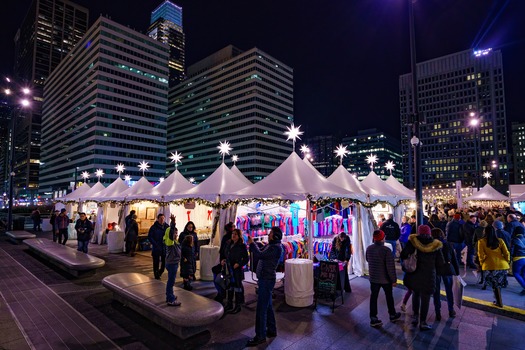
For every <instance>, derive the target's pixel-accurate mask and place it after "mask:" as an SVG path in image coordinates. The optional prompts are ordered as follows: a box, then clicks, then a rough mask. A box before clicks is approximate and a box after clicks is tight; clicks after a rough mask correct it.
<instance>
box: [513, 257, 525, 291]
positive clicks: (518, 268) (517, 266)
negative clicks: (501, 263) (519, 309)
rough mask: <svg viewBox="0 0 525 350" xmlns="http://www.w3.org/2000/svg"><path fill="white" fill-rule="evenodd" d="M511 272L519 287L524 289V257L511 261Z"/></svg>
mask: <svg viewBox="0 0 525 350" xmlns="http://www.w3.org/2000/svg"><path fill="white" fill-rule="evenodd" d="M512 273H513V274H514V278H516V281H518V283H519V284H520V286H521V288H523V289H525V258H524V259H520V260H516V261H514V262H513V263H512Z"/></svg>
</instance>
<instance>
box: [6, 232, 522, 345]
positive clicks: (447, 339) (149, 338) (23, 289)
mask: <svg viewBox="0 0 525 350" xmlns="http://www.w3.org/2000/svg"><path fill="white" fill-rule="evenodd" d="M49 236H50V235H49V233H39V237H49ZM75 244H76V241H69V242H68V245H69V246H72V247H74V246H75ZM90 254H92V255H95V256H97V257H100V258H102V259H104V260H105V261H106V266H104V267H103V268H101V269H99V270H98V271H97V273H96V274H95V275H92V276H85V277H81V278H78V279H75V278H72V277H69V276H68V275H67V274H65V273H64V272H62V271H60V270H58V269H56V268H54V267H52V266H51V265H49V264H47V263H46V262H45V261H43V260H41V259H40V258H37V257H36V256H34V255H33V254H32V253H30V252H29V251H28V250H27V248H26V247H25V246H24V245H14V244H12V243H10V242H8V241H7V239H6V237H5V236H0V295H1V298H0V322H1V323H2V327H1V328H0V349H14V350H18V349H118V348H121V349H243V348H244V345H245V343H246V341H247V340H248V339H249V338H251V337H252V336H253V335H254V323H255V307H256V302H255V298H256V295H255V286H254V285H253V284H252V283H249V282H248V281H247V282H245V287H246V306H245V307H243V310H242V311H241V312H240V313H239V314H235V315H226V316H225V317H224V318H223V319H222V320H220V321H219V322H217V323H216V324H214V325H212V326H211V327H210V328H209V332H205V333H201V334H200V335H197V336H195V337H192V338H190V339H187V340H185V341H183V340H180V339H178V338H176V337H175V336H173V335H172V334H170V333H168V332H167V331H165V330H163V329H162V328H159V326H157V325H155V324H154V323H152V322H151V321H149V320H148V319H146V318H144V317H142V316H140V315H139V314H137V313H135V312H134V311H132V310H130V309H128V308H126V307H124V306H123V305H121V304H119V303H118V302H115V301H113V300H112V295H111V293H110V292H109V291H108V290H106V289H105V288H104V287H102V285H101V283H100V281H101V279H102V278H103V277H105V276H107V275H111V274H114V273H118V272H139V273H143V274H146V275H148V276H152V271H151V266H150V265H151V258H150V257H149V255H148V253H140V254H137V255H136V256H135V257H134V258H131V257H128V256H125V255H124V254H109V253H108V252H107V246H99V245H90ZM464 276H465V278H466V280H467V281H468V282H469V285H468V286H467V289H466V291H465V293H466V295H467V297H466V305H465V306H464V307H462V308H461V309H460V310H459V311H458V314H457V317H456V318H453V319H452V318H451V319H449V318H447V317H446V316H447V314H446V313H444V314H443V316H444V317H443V320H441V321H440V322H437V321H435V320H434V313H433V311H434V310H433V309H434V308H433V305H431V307H430V315H429V321H430V324H432V325H433V327H434V329H433V330H431V331H429V332H421V331H419V329H418V328H416V327H413V326H412V325H411V323H410V321H411V317H410V316H411V312H410V311H407V313H406V314H403V316H402V318H401V320H400V321H398V322H396V323H390V322H388V315H387V312H386V303H385V301H384V296H383V295H382V294H381V295H380V297H379V310H380V313H379V318H380V319H382V320H383V322H384V326H383V327H382V328H379V329H375V328H371V327H370V326H369V316H368V308H369V303H368V301H369V294H370V292H369V282H368V280H367V279H366V278H354V279H352V281H351V284H352V288H353V292H352V293H350V294H348V293H347V294H345V301H344V305H340V304H341V303H340V299H339V300H338V304H339V306H338V307H337V308H336V309H335V312H334V313H332V310H331V308H330V307H329V305H328V303H325V302H322V304H320V305H318V307H317V309H314V307H313V306H312V307H308V308H294V307H290V306H288V305H287V304H286V303H285V300H284V299H285V297H284V294H283V289H282V288H278V289H277V290H276V292H275V299H274V308H275V310H276V317H277V326H278V336H277V337H276V338H274V339H269V340H268V342H267V343H266V344H263V345H260V346H259V348H260V349H264V348H268V349H301V350H307V349H505V350H513V349H523V348H524V345H523V340H522V335H523V334H525V322H523V321H522V320H525V317H524V316H523V314H525V313H524V312H523V309H525V306H524V305H525V297H522V296H520V295H519V291H521V289H520V288H519V287H518V286H517V284H516V283H515V281H514V279H513V278H512V277H511V278H509V282H510V285H509V288H507V289H506V290H505V291H504V293H505V294H504V295H503V299H504V303H505V304H506V305H511V307H508V306H507V307H505V308H504V309H503V310H499V309H496V308H494V307H492V306H491V303H492V296H491V292H490V291H481V289H480V288H479V286H477V285H476V284H475V275H474V273H473V272H472V270H465V271H464ZM248 277H250V276H249V273H248ZM399 277H400V278H401V273H400V274H399ZM163 280H164V281H165V276H163ZM194 286H195V289H194V291H195V292H196V293H199V294H201V295H203V296H207V297H210V298H212V297H213V296H215V291H214V288H213V285H212V283H211V282H196V283H195V284H194ZM278 286H281V287H282V284H281V283H279V284H278ZM404 293H405V289H404V288H403V287H402V286H400V287H398V288H395V289H394V297H395V300H396V306H397V307H398V308H399V305H400V303H401V299H402V297H403V295H404ZM442 303H443V305H442V310H445V311H446V309H447V307H446V302H445V301H442ZM407 309H408V310H410V302H409V305H408V308H407ZM509 316H510V317H509Z"/></svg>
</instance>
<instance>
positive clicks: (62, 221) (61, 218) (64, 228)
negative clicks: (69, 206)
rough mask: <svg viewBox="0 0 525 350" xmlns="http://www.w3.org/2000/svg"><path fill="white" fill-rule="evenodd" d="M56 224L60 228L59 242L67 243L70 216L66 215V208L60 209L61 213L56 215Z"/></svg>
mask: <svg viewBox="0 0 525 350" xmlns="http://www.w3.org/2000/svg"><path fill="white" fill-rule="evenodd" d="M55 224H56V227H57V230H58V244H62V245H66V242H67V239H68V237H69V234H68V228H69V217H68V216H67V215H66V209H64V208H62V209H60V214H59V215H58V216H57V217H56V219H55Z"/></svg>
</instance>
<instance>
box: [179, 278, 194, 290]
mask: <svg viewBox="0 0 525 350" xmlns="http://www.w3.org/2000/svg"><path fill="white" fill-rule="evenodd" d="M182 288H183V289H185V290H193V287H192V286H191V283H190V281H189V280H184V286H183V287H182Z"/></svg>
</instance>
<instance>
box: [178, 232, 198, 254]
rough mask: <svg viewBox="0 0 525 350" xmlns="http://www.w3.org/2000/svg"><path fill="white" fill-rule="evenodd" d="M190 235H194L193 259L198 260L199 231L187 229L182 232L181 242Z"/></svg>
mask: <svg viewBox="0 0 525 350" xmlns="http://www.w3.org/2000/svg"><path fill="white" fill-rule="evenodd" d="M188 235H191V236H192V237H193V247H192V250H193V259H194V260H197V259H198V258H199V237H197V232H195V231H187V230H184V231H182V233H181V234H180V235H179V242H181V244H182V242H184V239H185V238H186V236H188Z"/></svg>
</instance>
